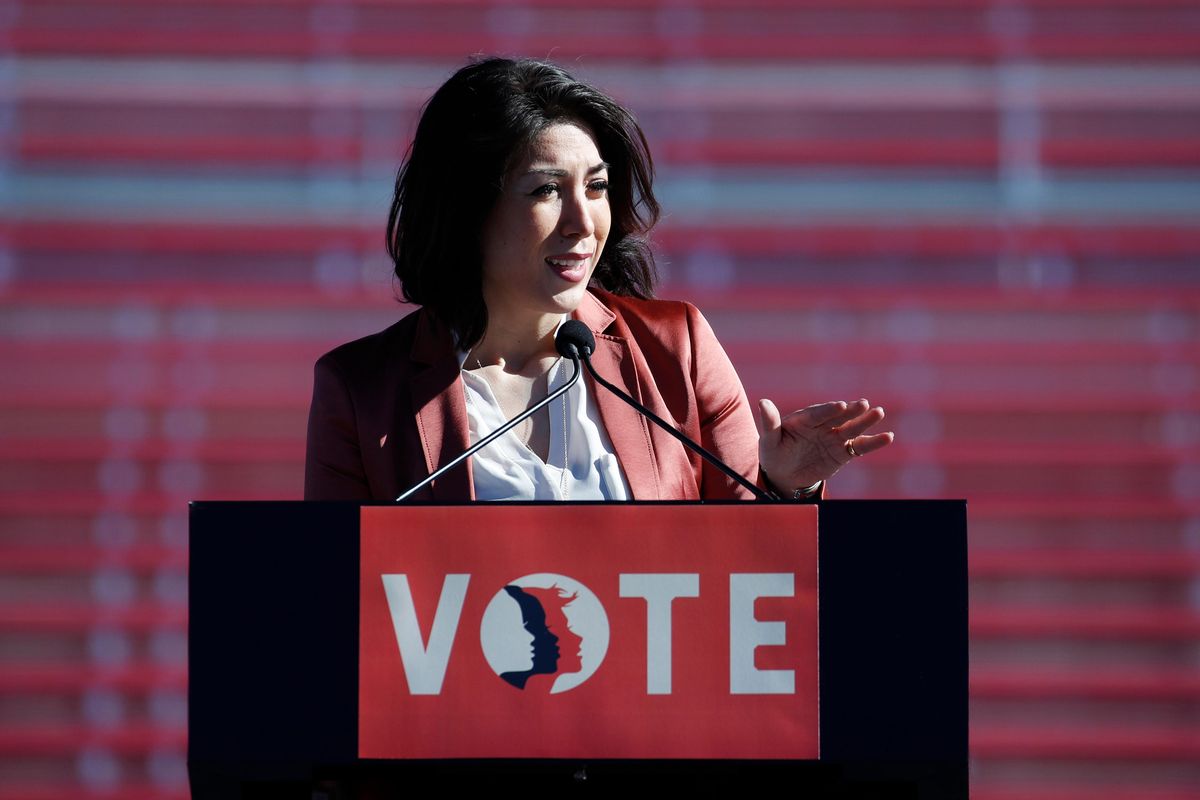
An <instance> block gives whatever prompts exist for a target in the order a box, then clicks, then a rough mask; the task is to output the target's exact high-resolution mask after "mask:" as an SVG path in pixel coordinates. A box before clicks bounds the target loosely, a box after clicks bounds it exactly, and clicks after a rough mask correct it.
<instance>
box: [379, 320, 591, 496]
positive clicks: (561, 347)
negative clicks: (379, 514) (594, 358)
mask: <svg viewBox="0 0 1200 800" xmlns="http://www.w3.org/2000/svg"><path fill="white" fill-rule="evenodd" d="M580 329H582V333H581V332H580ZM564 331H565V332H566V333H564ZM554 347H555V349H556V350H558V352H559V355H561V356H562V357H563V358H569V359H571V363H572V364H574V365H575V372H574V373H573V374H572V375H571V378H570V380H568V381H567V382H566V383H564V384H563V385H562V386H560V387H558V388H557V389H555V390H554V391H553V392H550V393H549V394H547V395H546V396H545V397H544V398H543V399H541V400H539V401H538V402H537V403H534V404H533V405H532V406H530V407H529V408H527V409H525V410H524V411H522V412H521V413H520V414H517V415H516V416H515V417H513V418H512V419H510V420H509V421H508V422H506V423H504V424H503V425H501V426H500V427H499V428H497V429H496V430H494V431H492V432H491V433H489V434H488V435H487V436H485V437H483V438H482V439H480V440H479V441H478V442H476V443H475V444H474V445H472V446H471V447H468V448H467V449H466V450H465V451H463V453H462V454H460V455H459V456H458V457H457V458H455V459H454V460H453V461H451V462H449V463H448V464H446V465H444V466H442V467H439V468H438V469H436V470H434V471H433V472H432V473H431V474H430V475H429V476H428V477H426V478H425V479H424V480H422V481H421V482H420V483H418V484H416V485H415V486H413V487H411V488H409V489H407V490H405V491H404V492H403V493H401V494H400V495H399V496H398V497H397V498H396V500H395V502H397V503H399V502H401V501H403V500H407V499H408V498H409V497H411V496H412V495H413V494H415V493H416V492H418V491H420V490H421V489H423V488H425V487H426V486H428V485H429V484H431V483H433V482H434V481H435V480H437V479H438V478H440V477H442V476H443V475H445V474H446V473H447V472H449V471H450V470H452V469H454V468H455V467H457V466H458V465H459V464H461V463H462V462H464V461H466V460H467V459H468V458H470V457H471V456H473V455H475V454H476V453H478V452H479V451H480V450H482V449H483V448H485V447H487V446H488V445H489V444H491V443H492V442H494V441H496V440H497V439H499V438H500V437H501V436H503V435H504V434H506V433H508V432H509V431H510V430H512V429H513V428H515V427H516V426H517V425H520V424H521V423H522V422H524V421H525V420H526V419H528V418H529V417H532V416H533V415H534V414H536V413H537V412H538V411H539V410H541V409H543V408H545V407H546V406H548V405H549V404H550V403H552V402H554V401H555V400H557V399H558V398H560V397H562V396H563V395H564V394H566V393H567V391H568V390H569V389H570V388H571V387H572V386H574V385H575V384H576V383H578V382H579V376H580V375H582V374H583V370H582V369H581V368H580V366H579V357H580V354H583V356H584V358H586V357H587V355H589V354H591V352H592V350H594V349H595V348H596V338H595V337H594V336H592V332H591V331H589V330H588V328H587V326H586V325H584V324H583V323H582V322H579V321H578V320H568V321H567V322H565V323H563V325H562V326H561V327H560V328H559V329H558V333H557V334H556V335H555V337H554Z"/></svg>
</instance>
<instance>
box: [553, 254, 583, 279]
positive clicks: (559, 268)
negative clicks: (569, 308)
mask: <svg viewBox="0 0 1200 800" xmlns="http://www.w3.org/2000/svg"><path fill="white" fill-rule="evenodd" d="M591 261H592V254H591V253H560V254H558V255H553V256H547V257H546V266H548V267H550V269H552V270H554V272H555V274H557V275H558V277H560V278H562V279H563V280H565V281H570V282H571V283H579V282H580V281H582V280H583V279H584V278H585V277H587V268H588V264H590V263H591Z"/></svg>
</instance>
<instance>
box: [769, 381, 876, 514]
mask: <svg viewBox="0 0 1200 800" xmlns="http://www.w3.org/2000/svg"><path fill="white" fill-rule="evenodd" d="M758 413H759V419H760V420H761V422H762V433H761V434H760V435H759V437H758V459H759V464H760V466H761V467H762V470H763V472H764V473H766V476H767V479H768V480H769V481H770V482H771V484H772V485H773V486H775V488H776V489H778V490H780V491H783V492H786V493H791V492H792V491H793V490H796V489H806V488H808V487H809V486H812V485H813V484H815V483H817V482H818V481H824V480H828V479H829V478H832V477H833V476H834V475H835V474H837V471H838V470H839V469H841V468H842V466H843V465H845V464H847V463H849V462H850V461H851V460H853V459H854V458H856V457H858V456H865V455H867V454H868V453H873V452H874V451H876V450H878V449H880V448H881V447H886V446H887V445H889V444H891V443H892V440H893V439H894V438H895V434H893V433H891V432H890V431H889V432H887V433H874V434H868V433H867V431H869V430H870V429H871V428H873V427H874V426H875V425H877V424H878V423H879V422H880V421H881V420H882V419H883V409H882V408H880V407H878V406H876V407H874V408H872V407H871V404H870V403H868V402H867V401H866V400H865V399H864V400H856V401H854V402H853V403H847V402H845V401H843V400H838V401H836V402H832V403H818V404H817V405H815V406H809V407H808V408H802V409H800V410H799V411H793V412H792V413H790V414H788V415H787V416H786V417H782V418H781V416H780V414H779V409H778V408H776V407H775V404H774V403H772V402H771V401H770V400H767V399H765V398H764V399H763V400H760V401H759V405H758Z"/></svg>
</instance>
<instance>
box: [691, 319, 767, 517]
mask: <svg viewBox="0 0 1200 800" xmlns="http://www.w3.org/2000/svg"><path fill="white" fill-rule="evenodd" d="M685 306H686V308H687V319H688V331H689V335H690V337H691V349H692V365H691V367H692V375H691V379H692V386H693V387H694V390H695V397H696V406H697V414H698V416H699V420H698V421H699V425H700V443H701V444H702V445H704V447H705V448H706V449H708V450H709V451H710V452H712V453H713V454H714V455H716V456H717V458H719V459H721V460H722V461H724V462H725V463H726V464H728V465H729V466H730V467H732V468H733V469H734V470H735V471H736V472H738V473H739V474H740V475H742V476H743V477H745V478H746V479H747V480H748V481H750V482H751V483H755V484H757V482H758V480H759V468H758V428H757V427H755V424H754V414H753V412H752V411H751V410H750V401H749V400H747V399H746V390H745V389H743V388H742V381H741V379H740V378H738V374H737V371H736V370H734V368H733V364H732V363H731V362H730V361H729V356H727V355H726V354H725V349H724V348H723V347H721V343H720V342H718V341H717V337H716V334H714V333H713V330H712V327H711V326H710V325H709V324H708V320H706V319H705V318H704V315H703V314H701V313H700V311H699V309H697V308H696V307H695V306H693V305H691V304H690V303H687V304H685ZM700 497H702V498H704V499H730V498H732V499H740V500H749V499H753V497H752V496H751V494H750V492H749V491H747V490H746V489H745V488H743V487H742V486H739V485H738V484H736V483H734V482H733V481H732V480H730V479H729V478H727V477H726V476H725V475H724V474H722V473H721V471H720V470H718V469H717V468H716V467H714V466H712V465H711V464H709V463H708V462H707V461H705V462H704V464H703V467H702V471H701V481H700Z"/></svg>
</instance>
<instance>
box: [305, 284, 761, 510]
mask: <svg viewBox="0 0 1200 800" xmlns="http://www.w3.org/2000/svg"><path fill="white" fill-rule="evenodd" d="M573 316H574V317H575V318H576V319H579V320H580V321H582V322H583V323H584V324H585V325H587V326H588V327H589V328H590V329H591V331H592V333H593V334H595V336H596V352H595V353H594V354H593V356H592V364H593V365H594V366H595V368H596V371H597V372H599V373H600V375H602V376H603V377H604V378H605V379H607V380H609V381H610V382H612V383H615V384H616V385H618V386H621V387H622V388H624V389H625V391H626V392H628V393H629V394H630V395H632V396H633V397H635V398H636V399H638V400H639V401H640V402H641V403H643V404H644V405H646V406H648V407H649V408H650V409H651V410H652V411H654V413H656V414H658V415H659V416H660V417H662V418H663V419H665V420H667V421H668V422H673V423H674V424H675V426H676V427H677V428H678V430H680V431H682V432H683V433H685V434H686V435H688V436H690V437H691V438H692V439H694V440H696V441H698V442H700V443H701V444H702V445H704V446H705V447H706V448H708V449H709V450H710V451H712V452H713V453H715V454H716V455H717V456H718V457H719V458H721V459H722V460H724V461H725V462H726V463H728V464H729V465H730V466H731V467H733V469H735V470H736V471H738V472H739V473H741V474H742V475H745V476H746V477H747V478H748V479H749V480H750V481H751V482H756V481H757V479H758V432H757V430H756V428H755V425H754V417H753V414H752V413H751V411H750V404H749V402H748V401H747V399H746V393H745V391H744V390H743V389H742V384H741V381H740V380H739V379H738V376H737V373H736V372H735V371H734V369H733V365H732V364H731V363H730V362H729V358H728V357H727V356H726V355H725V351H724V350H723V349H722V348H721V345H720V343H719V342H717V339H716V337H715V336H714V335H713V332H712V329H711V328H710V327H709V325H708V322H707V321H706V320H705V319H704V317H703V316H702V315H701V314H700V312H699V311H698V310H697V309H696V308H695V307H694V306H692V305H690V304H688V303H681V302H669V301H660V300H638V299H635V298H629V297H619V296H616V295H612V294H608V293H606V292H601V291H599V290H591V291H590V292H589V293H588V294H587V295H586V296H585V298H584V300H583V302H582V303H581V304H580V307H579V308H578V309H577V310H576V311H575V313H574V314H573ZM584 379H585V380H587V381H589V386H588V396H589V399H590V400H591V401H592V402H595V403H596V405H597V407H598V408H599V411H600V418H601V419H602V420H603V422H604V427H605V429H606V430H607V432H608V437H609V439H610V440H611V442H612V445H613V450H614V451H615V452H616V455H617V459H618V460H619V461H620V464H621V469H622V470H623V471H624V474H625V478H626V480H627V481H628V483H629V488H630V492H631V493H632V495H633V498H634V499H635V500H699V499H702V498H703V499H730V498H749V493H748V492H747V491H746V490H745V489H744V488H742V487H740V486H738V485H736V484H735V483H734V482H733V481H730V480H729V479H728V478H726V477H725V476H724V475H723V474H721V472H720V471H718V470H717V469H715V468H713V467H711V466H709V465H708V464H706V463H704V462H703V460H702V459H701V458H700V457H699V456H697V455H695V454H693V453H692V452H691V451H690V450H688V449H686V448H685V447H684V446H683V445H681V444H680V443H679V442H677V441H675V439H674V438H672V437H671V436H670V435H668V434H667V433H666V432H664V431H662V430H659V429H658V427H657V426H655V425H654V424H653V423H650V422H648V421H647V420H646V419H644V418H643V417H642V416H641V415H640V414H638V413H637V412H636V411H635V410H634V409H632V408H630V407H629V406H628V405H627V404H626V403H625V402H624V401H622V400H621V399H620V398H618V397H615V396H613V395H612V394H611V393H610V392H609V391H608V390H607V389H604V388H603V387H600V386H597V385H595V383H594V382H592V379H591V377H590V376H587V375H585V376H584ZM468 444H469V443H468V433H467V409H466V396H465V394H464V392H463V384H462V379H461V377H460V373H459V363H458V358H457V354H456V352H455V346H454V338H453V336H452V335H451V333H450V331H449V330H448V329H447V328H446V327H445V326H444V325H442V324H441V323H440V322H439V321H438V320H437V319H436V318H435V317H434V316H433V314H431V313H430V312H428V311H426V310H424V309H421V310H418V311H416V312H414V313H412V314H410V315H409V316H407V317H405V318H404V319H402V320H400V321H399V322H397V323H396V324H395V325H392V326H391V327H390V328H388V329H386V330H384V331H381V332H379V333H377V334H374V335H372V336H367V337H366V338H363V339H359V340H357V341H354V342H350V343H349V344H345V345H342V346H341V347H338V348H337V349H335V350H333V351H331V352H329V353H327V354H326V355H324V356H322V357H321V359H320V360H319V361H317V364H316V368H315V378H314V385H313V400H312V407H311V410H310V413H309V422H308V451H307V457H306V461H305V475H304V497H305V499H306V500H363V501H375V502H386V501H390V500H393V499H395V497H396V496H397V495H399V494H400V493H401V492H403V491H404V490H406V489H407V488H408V487H409V486H412V485H413V484H415V483H417V482H418V481H420V480H422V479H423V478H424V477H425V476H427V475H428V474H429V473H431V472H432V471H434V470H435V469H437V468H438V467H439V466H440V465H442V464H444V463H447V462H448V461H450V460H451V459H453V458H454V457H456V456H457V455H458V454H459V453H461V452H463V451H464V450H466V449H467V447H468ZM417 497H419V498H421V499H425V500H432V501H435V502H443V503H455V502H461V501H464V500H470V499H473V497H474V492H473V488H472V479H471V467H470V460H469V459H468V461H467V463H465V464H463V465H460V466H459V467H456V468H455V469H453V470H451V471H450V472H448V473H447V474H446V475H444V476H442V477H441V478H439V479H438V480H437V481H435V482H434V483H433V484H432V485H431V486H430V487H427V488H426V489H424V490H423V491H422V492H421V493H420V494H418V495H417Z"/></svg>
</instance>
